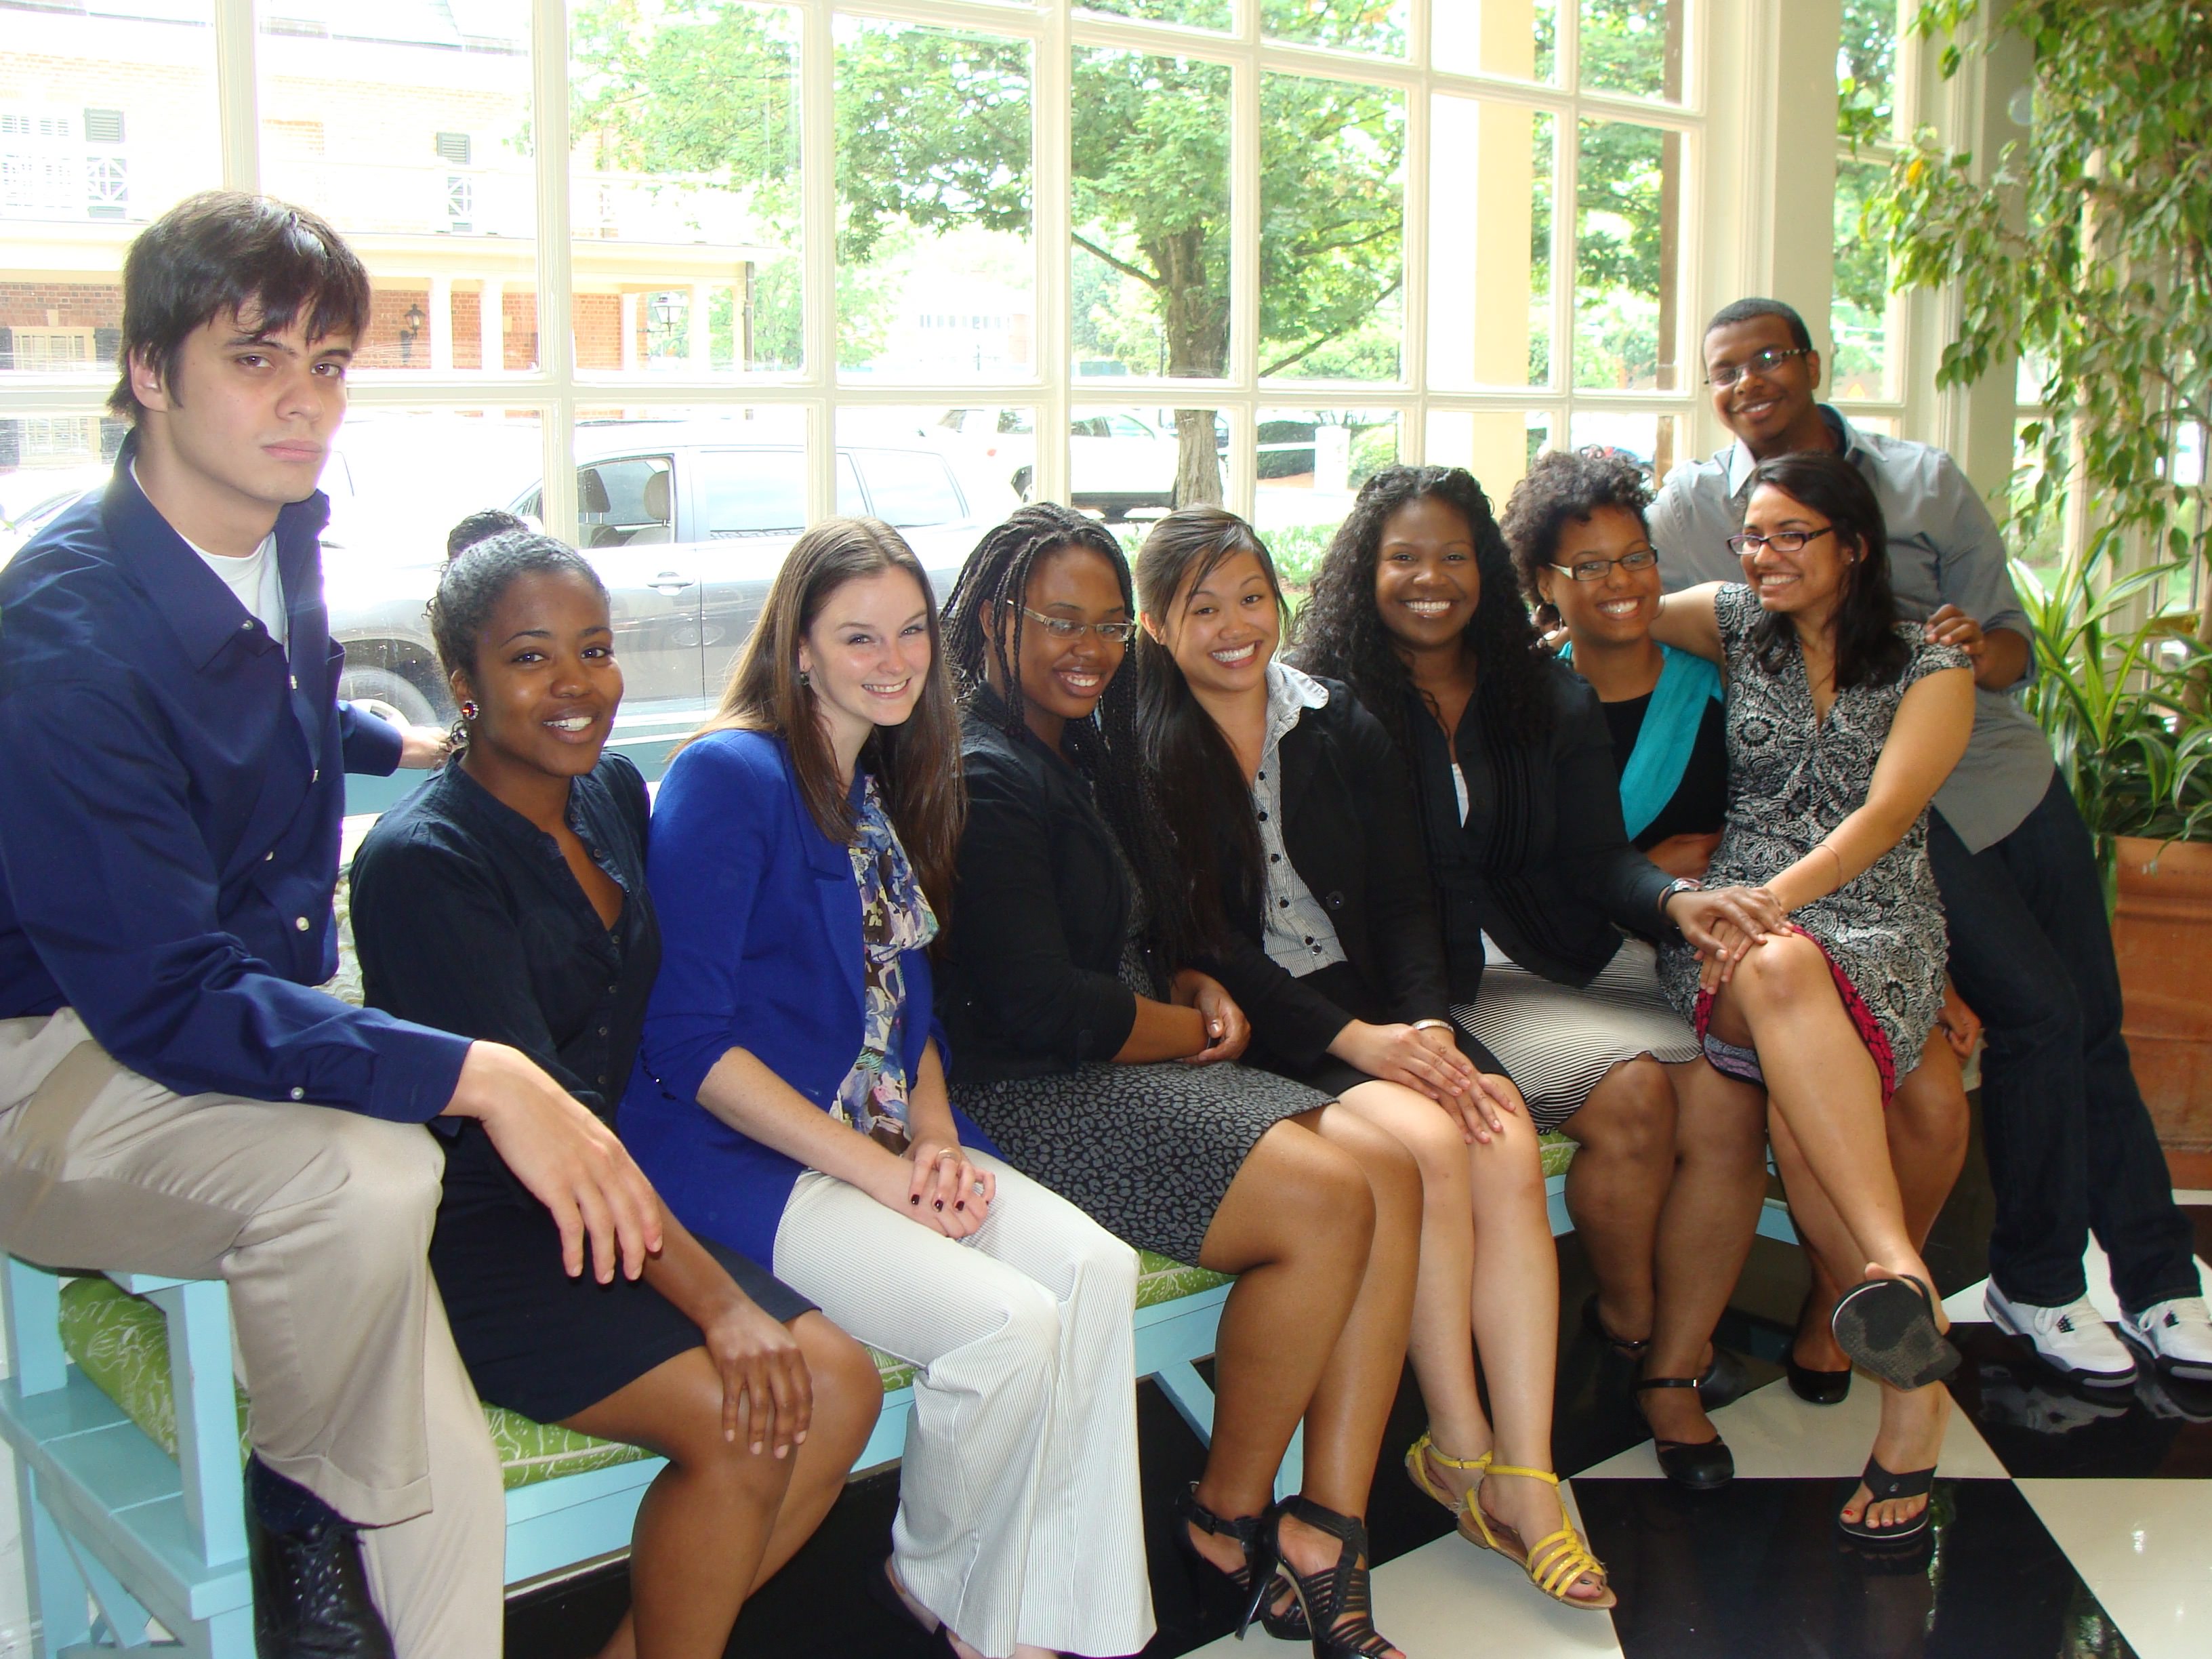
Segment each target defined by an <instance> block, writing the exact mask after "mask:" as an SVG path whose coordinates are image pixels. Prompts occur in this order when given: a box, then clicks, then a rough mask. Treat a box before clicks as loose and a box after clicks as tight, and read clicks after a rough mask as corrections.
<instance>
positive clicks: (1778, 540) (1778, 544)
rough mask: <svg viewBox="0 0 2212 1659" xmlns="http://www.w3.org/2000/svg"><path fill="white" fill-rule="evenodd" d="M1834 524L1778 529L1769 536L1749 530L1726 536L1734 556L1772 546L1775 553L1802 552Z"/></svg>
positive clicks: (1741, 555)
mask: <svg viewBox="0 0 2212 1659" xmlns="http://www.w3.org/2000/svg"><path fill="white" fill-rule="evenodd" d="M1835 527H1836V526H1833V525H1832V524H1824V525H1822V526H1820V528H1819V529H1818V530H1778V531H1776V532H1774V533H1773V534H1772V535H1771V536H1754V535H1753V534H1752V533H1751V532H1749V531H1745V532H1743V533H1742V534H1741V535H1739V536H1731V537H1729V538H1728V549H1729V552H1731V553H1733V554H1735V556H1736V557H1738V558H1739V559H1740V558H1742V557H1743V556H1745V555H1746V554H1748V553H1756V552H1759V550H1761V549H1764V548H1769V547H1771V548H1772V549H1773V550H1775V551H1776V552H1777V553H1802V552H1803V551H1804V550H1805V544H1807V543H1808V542H1811V541H1817V540H1818V539H1819V538H1821V537H1822V536H1825V535H1826V534H1827V533H1828V532H1830V531H1831V530H1833V529H1834V528H1835Z"/></svg>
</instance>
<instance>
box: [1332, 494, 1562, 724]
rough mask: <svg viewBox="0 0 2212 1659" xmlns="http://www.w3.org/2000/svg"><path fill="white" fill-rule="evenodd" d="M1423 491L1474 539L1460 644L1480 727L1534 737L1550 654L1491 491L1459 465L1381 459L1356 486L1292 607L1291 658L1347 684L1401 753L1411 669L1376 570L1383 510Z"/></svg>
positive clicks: (1548, 711)
mask: <svg viewBox="0 0 2212 1659" xmlns="http://www.w3.org/2000/svg"><path fill="white" fill-rule="evenodd" d="M1429 497H1433V498H1435V499H1436V500H1437V501H1442V502H1443V504H1444V505H1445V506H1447V507H1450V508H1451V509H1452V510H1453V511H1454V512H1455V513H1458V514H1459V515H1460V517H1461V518H1462V519H1464V520H1466V521H1467V526H1468V532H1469V533H1470V535H1471V536H1472V537H1473V538H1474V562H1475V574H1476V575H1477V576H1478V577H1479V578H1480V581H1481V584H1482V592H1481V596H1480V599H1478V600H1477V601H1476V603H1475V607H1474V616H1473V617H1470V618H1469V619H1468V624H1467V630H1466V632H1465V633H1464V634H1462V635H1461V642H1462V648H1463V649H1465V650H1467V651H1468V652H1469V653H1472V654H1473V656H1474V661H1475V667H1476V671H1477V672H1478V673H1479V674H1480V677H1481V681H1480V684H1481V691H1480V696H1479V697H1478V698H1477V708H1479V710H1480V718H1481V720H1482V721H1483V725H1484V730H1485V731H1486V732H1489V733H1492V734H1494V735H1496V736H1498V737H1500V738H1508V739H1512V740H1517V741H1522V742H1526V741H1528V740H1531V739H1534V738H1540V737H1541V736H1542V735H1543V734H1544V733H1545V732H1546V731H1547V730H1548V729H1549V727H1550V725H1551V719H1552V703H1551V698H1550V696H1549V694H1548V692H1547V689H1546V685H1545V676H1546V675H1547V673H1548V672H1549V671H1550V659H1549V658H1548V657H1547V656H1546V655H1545V653H1544V650H1543V647H1542V646H1541V644H1540V643H1539V642H1538V641H1537V637H1536V629H1535V625H1534V623H1531V622H1530V621H1529V619H1528V611H1527V610H1526V609H1525V608H1524V607H1523V606H1522V603H1521V583H1520V578H1519V576H1518V574H1516V572H1515V570H1514V568H1513V556H1512V555H1511V554H1510V553H1509V552H1507V551H1506V549H1505V538H1504V536H1503V535H1502V534H1501V533H1499V531H1498V520H1497V519H1496V518H1495V517H1493V516H1492V513H1491V511H1490V498H1489V497H1488V496H1487V495H1484V494H1483V493H1482V486H1481V485H1480V484H1479V483H1476V482H1475V481H1474V475H1473V474H1472V473H1470V472H1468V470H1467V469H1466V468H1465V467H1461V466H1449V467H1448V466H1387V467H1384V468H1383V470H1382V471H1380V472H1377V473H1376V475H1375V476H1374V477H1371V478H1370V479H1369V480H1368V481H1367V482H1366V483H1364V484H1363V485H1362V486H1361V487H1360V490H1359V495H1358V500H1356V501H1353V502H1352V512H1351V513H1350V515H1349V516H1347V517H1346V520H1345V521H1344V523H1343V524H1342V525H1341V526H1339V527H1338V529H1337V532H1336V539H1335V540H1334V542H1332V543H1331V544H1329V550H1328V557H1326V558H1325V559H1323V560H1322V567H1321V574H1319V575H1317V576H1316V577H1315V578H1314V585H1313V593H1312V596H1311V597H1310V598H1309V599H1307V600H1306V604H1305V608H1304V610H1303V611H1300V612H1299V613H1298V618H1297V633H1296V648H1295V650H1294V651H1293V653H1292V655H1291V660H1292V661H1294V662H1296V663H1297V665H1298V666H1299V667H1301V668H1304V669H1306V670H1308V671H1310V672H1312V673H1316V674H1328V675H1330V676H1332V677H1333V678H1337V679H1340V680H1342V681H1344V682H1345V683H1346V684H1347V685H1349V686H1351V688H1352V695H1353V696H1356V697H1358V699H1359V701H1360V702H1363V703H1364V704H1366V706H1367V708H1368V710H1369V712H1370V713H1371V714H1373V715H1374V716H1375V718H1376V719H1377V720H1381V721H1382V722H1383V729H1384V730H1386V731H1387V732H1389V734H1390V736H1391V738H1393V739H1394V740H1395V742H1396V743H1397V744H1398V747H1399V752H1400V753H1401V754H1403V755H1405V756H1407V757H1408V758H1409V760H1410V757H1412V755H1413V742H1412V738H1413V733H1412V732H1410V731H1408V730H1407V724H1406V702H1407V696H1408V694H1409V693H1411V691H1412V690H1413V673H1412V671H1411V670H1410V669H1408V668H1407V665H1406V659H1405V658H1404V657H1403V656H1401V654H1400V653H1399V651H1398V648H1397V646H1396V645H1395V642H1394V641H1392V639H1391V637H1390V631H1389V629H1387V628H1386V627H1384V626H1383V617H1382V613H1381V612H1380V611H1377V610H1376V605H1375V569H1376V562H1377V560H1378V559H1379V557H1380V556H1381V553H1382V550H1383V526H1384V525H1385V524H1387V523H1388V522H1389V518H1390V515H1391V514H1392V513H1395V512H1396V511H1398V509H1399V508H1401V507H1407V506H1410V505H1412V504H1413V502H1415V501H1421V500H1424V499H1426V498H1429Z"/></svg>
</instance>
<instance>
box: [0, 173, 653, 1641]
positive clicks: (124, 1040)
mask: <svg viewBox="0 0 2212 1659" xmlns="http://www.w3.org/2000/svg"><path fill="white" fill-rule="evenodd" d="M368 299H369V284H368V274H367V272H366V271H365V270H363V269H362V265H361V263H360V261H359V260H358V259H356V258H355V256H354V255H353V253H352V252H351V251H350V250H349V249H348V248H347V247H346V246H345V245H344V244H343V242H341V241H340V240H338V238H337V234H335V233H334V232H332V231H331V228H329V226H327V225H326V224H325V223H323V222H322V221H320V220H319V219H317V218H316V217H314V216H313V215H311V214H307V213H304V212H302V211H301V210H297V209H295V208H290V207H287V206H284V205H283V204H280V203H276V202H272V201H270V200H267V199H265V198H263V197H252V196H246V195H240V194H237V193H234V192H215V193H211V194H209V195H204V196H200V197H194V198H192V199H191V200H189V201H187V202H185V203H183V204H180V205H179V206H178V207H177V208H175V209H174V210H172V211H171V212H169V213H168V214H167V215H166V216H163V217H162V218H161V220H160V221H158V222H155V224H154V225H152V226H151V227H149V228H148V229H147V230H146V231H145V232H144V233H143V234H142V235H141V236H140V237H139V238H138V239H137V241H136V242H135V243H133V245H132V246H131V252H130V254H129V257H128V259H127V261H126V264H125V271H124V318H123V346H122V359H123V362H122V369H123V374H122V378H121V380H120V382H119V383H118V386H117V387H116V390H115V392H114V394H113V396H112V399H111V403H112V406H113V408H114V409H115V410H116V412H117V413H118V415H121V416H125V417H126V418H128V419H129V420H130V421H131V423H132V428H133V429H132V431H131V435H130V437H129V438H128V439H127V440H126V441H125V444H124V446H123V451H122V453H121V454H120V455H119V456H118V458H117V461H116V467H115V476H114V478H113V481H112V483H110V484H109V486H108V488H107V489H106V493H105V494H104V495H100V496H97V497H91V496H88V497H87V498H86V499H85V500H84V501H81V502H79V503H78V504H77V505H76V507H72V508H71V509H70V510H69V511H68V512H66V513H64V514H63V515H62V516H61V517H60V518H59V519H58V520H55V521H54V522H53V523H52V525H50V526H48V527H47V528H46V530H44V531H42V532H40V534H39V535H38V536H36V537H34V538H33V539H32V540H31V542H30V543H28V544H27V545H26V546H25V547H24V548H23V549H22V550H21V551H20V552H18V553H17V554H16V556H15V559H14V560H13V561H12V562H10V563H9V566H8V568H6V570H5V571H4V572H0V778H4V779H5V780H6V786H5V787H4V788H0V1249H7V1250H8V1251H10V1252H12V1253H14V1254H16V1255H21V1256H24V1257H26V1258H27V1259H29V1260H31V1261H41V1262H46V1263H50V1264H53V1265H57V1266H60V1265H67V1266H74V1267H108V1268H116V1269H127V1270H132V1271H137V1272H143V1273H167V1274H176V1275H183V1276H195V1277H214V1276H220V1277H222V1279H226V1280H228V1283H229V1285H230V1290H231V1309H232V1316H233V1318H234V1322H235V1326H236V1331H237V1346H238V1352H239V1356H240V1360H241V1361H242V1364H243V1367H244V1370H245V1374H246V1385H247V1387H248V1389H249V1391H250V1392H251V1395H252V1417H251V1430H250V1432H251V1437H252V1443H253V1457H252V1462H251V1463H250V1464H249V1466H248V1480H247V1488H248V1493H249V1496H250V1498H251V1500H252V1501H251V1503H250V1504H249V1513H250V1514H251V1515H252V1516H254V1517H255V1518H256V1519H257V1520H258V1522H259V1527H258V1533H257V1538H256V1543H255V1550H254V1570H255V1595H256V1620H257V1627H258V1638H259V1647H260V1651H261V1653H262V1655H263V1656H264V1659H270V1656H271V1655H285V1656H291V1655H295V1654H296V1655H309V1654H312V1655H314V1656H317V1659H322V1656H337V1655H347V1656H356V1655H359V1656H384V1655H390V1654H392V1653H394V1652H397V1653H398V1654H399V1655H402V1656H408V1659H415V1656H421V1659H431V1656H437V1659H453V1656H459V1655H471V1656H474V1655H489V1654H496V1653H497V1652H498V1651H499V1649H500V1642H501V1628H500V1627H501V1577H502V1574H501V1557H502V1547H501V1538H502V1527H501V1490H500V1472H499V1465H498V1461H497V1458H496V1456H495V1454H494V1452H493V1450H492V1448H491V1445H490V1442H489V1437H488V1436H487V1435H486V1433H485V1431H484V1427H483V1418H482V1415H481V1413H479V1411H478V1409H477V1402H476V1396H475V1395H474V1393H473V1391H472V1390H471V1389H470V1387H469V1383H468V1378H467V1376H466V1373H465V1371H464V1370H463V1369H462V1366H461V1363H460V1359H459V1356H458V1355H457V1354H456V1353H455V1352H454V1349H453V1339H452V1337H451V1336H450V1335H449V1334H448V1333H447V1328H446V1321H445V1315H444V1313H443V1311H442V1310H441V1307H440V1305H439V1303H438V1298H437V1294H436V1291H435V1288H434V1287H433V1285H432V1284H431V1281H430V1279H429V1275H428V1267H427V1266H426V1262H425V1251H426V1249H427V1247H428V1242H429V1236H430V1229H431V1224H432V1220H433V1218H434V1216H435V1212H436V1207H437V1201H438V1182H439V1174H440V1170H441V1165H442V1163H443V1155H442V1153H441V1150H440V1142H439V1139H438V1137H437V1136H436V1135H435V1133H428V1132H426V1131H425V1129H424V1128H423V1127H422V1126H423V1125H425V1124H431V1125H433V1127H435V1124H436V1121H437V1120H440V1119H441V1118H459V1117H476V1118H479V1119H481V1120H482V1121H483V1123H484V1125H485V1127H486V1129H487V1130H488V1131H489V1133H490V1134H491V1136H492V1138H493V1139H494V1141H495V1143H496V1144H497V1145H498V1146H499V1149H500V1151H501V1154H502V1155H503V1156H504V1157H505V1158H506V1160H507V1164H508V1166H509V1167H510V1168H511V1169H513V1170H515V1171H516V1173H517V1174H518V1176H520V1177H521V1179H522V1180H523V1182H524V1183H525V1184H526V1186H527V1187H528V1188H530V1189H531V1190H532V1192H533V1193H534V1194H537V1195H538V1197H539V1198H540V1199H541V1200H544V1202H545V1203H546V1204H547V1205H548V1206H549V1207H550V1208H551V1209H552V1210H553V1212H554V1213H555V1215H556V1218H558V1219H559V1220H560V1222H561V1225H562V1234H563V1241H564V1245H565V1247H566V1249H567V1253H568V1258H569V1262H568V1265H569V1269H570V1271H571V1272H572V1273H573V1272H578V1271H580V1270H581V1268H582V1267H584V1266H585V1265H586V1264H585V1256H586V1243H587V1242H588V1243H589V1245H590V1247H591V1249H590V1254H591V1255H592V1266H593V1267H594V1268H595V1270H596V1272H597V1273H598V1275H599V1277H600V1278H601V1279H607V1278H609V1277H611V1275H612V1274H613V1273H615V1272H617V1271H623V1272H627V1273H631V1274H632V1275H635V1273H637V1271H638V1270H639V1268H640V1267H641V1263H642V1259H643V1254H644V1252H646V1251H647V1250H648V1249H655V1248H657V1247H658V1245H659V1207H658V1200H656V1199H655V1198H654V1197H653V1193H652V1190H651V1188H649V1187H648V1186H647V1184H646V1182H645V1180H644V1178H643V1176H641V1175H640V1174H639V1173H638V1171H637V1170H636V1168H635V1165H634V1164H631V1162H630V1161H629V1157H628V1155H627V1154H626V1153H624V1152H623V1150H622V1147H621V1146H620V1143H618V1142H617V1141H616V1140H615V1139H614V1138H613V1137H612V1136H611V1134H610V1133H608V1132H607V1131H606V1130H605V1128H604V1127H602V1126H601V1125H600V1124H599V1122H598V1121H597V1120H596V1119H594V1118H593V1117H592V1115H591V1114H590V1113H588V1112H587V1111H586V1110H585V1109H583V1108H582V1107H581V1106H580V1105H578V1104H577V1103H575V1102H574V1100H573V1099H571V1098H570V1097H569V1096H568V1094H567V1093H566V1092H564V1091H562V1089H561V1088H560V1087H559V1086H558V1085H556V1084H555V1083H554V1082H553V1081H552V1080H551V1079H549V1078H548V1077H546V1076H545V1075H544V1073H542V1072H540V1071H539V1070H538V1068H537V1067H536V1066H533V1065H532V1064H531V1062H530V1061H528V1060H526V1059H524V1058H523V1057H522V1055H521V1054H519V1053H517V1052H515V1051H514V1050H513V1049H510V1048H501V1047H499V1046H498V1045H495V1044H490V1043H483V1042H475V1043H471V1042H466V1041H465V1040H463V1039H461V1038H459V1037H454V1036H448V1035H446V1034H445V1033H442V1032H438V1031H433V1030H427V1029H425V1028H423V1027H421V1026H416V1025H410V1024H404V1023H403V1022H401V1021H398V1020H395V1019H392V1018H388V1017H386V1016H385V1015H382V1014H379V1013H376V1012H372V1011H369V1010H367V1009H362V1008H356V1007H353V1006H349V1005H347V1004H345V1003H343V1002H341V1001H339V1000H337V999H336V998H334V997H332V996H330V995H328V994H325V993H324V992H322V991H319V990H317V989H315V988H313V987H316V986H319V985H320V984H322V983H323V982H324V981H327V980H328V979H329V978H330V977H331V974H332V973H333V972H334V971H335V970H336V968H337V940H336V937H335V921H334V918H333V915H332V909H331V899H332V893H333V890H334V888H335V885H336V882H337V855H338V836H339V819H340V817H341V814H342V813H343V808H344V778H343V774H344V772H345V771H347V770H349V769H350V770H359V771H370V772H386V773H388V772H390V771H391V770H392V768H393V767H394V765H395V764H397V763H399V762H400V761H401V759H402V751H403V746H404V744H406V743H407V742H409V741H410V737H411V738H412V740H413V741H414V742H415V744H416V748H417V750H418V752H417V753H416V755H415V756H413V757H411V758H413V759H415V760H416V761H417V763H428V762H429V761H430V760H431V759H434V758H435V755H434V754H432V753H428V752H421V751H422V750H425V749H426V747H427V745H426V744H424V743H423V741H422V739H423V737H424V736H425V734H420V733H416V734H403V733H402V732H399V731H398V730H397V729H396V728H394V727H392V726H386V725H385V724H384V723H383V722H381V721H380V720H375V719H374V718H373V717H371V716H369V715H368V714H366V713H364V712H362V711H357V710H356V709H354V708H350V707H349V706H347V705H345V704H343V703H341V702H339V701H338V700H337V696H336V685H337V675H338V670H339V665H340V663H341V661H342V659H343V652H342V651H341V650H340V649H339V648H338V647H337V646H336V645H334V644H333V643H332V642H331V639H330V634H329V622H328V617H327V616H326V614H325V610H324V605H323V584H322V567H321V554H320V548H319V542H318V540H317V538H318V535H319V532H320V531H321V529H322V526H323V525H324V523H325V520H327V518H328V516H329V505H328V502H327V501H326V500H325V497H324V496H323V495H321V494H320V493H319V491H318V490H317V489H316V488H315V484H316V480H317V478H318V477H319V474H320V472H321V471H322V466H323V462H324V459H325V456H326V455H327V454H328V453H329V447H330V444H331V438H332V436H333V435H334V434H335V433H336V432H337V428H338V425H339V422H341V421H342V420H343V418H344V414H345V403H346V390H345V372H346V366H347V362H348V361H349V358H350V356H351V354H352V348H353V344H354V342H355V340H356V338H357V337H359V335H360V334H361V332H362V328H363V326H364V325H365V324H366V323H367V320H368Z"/></svg>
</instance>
